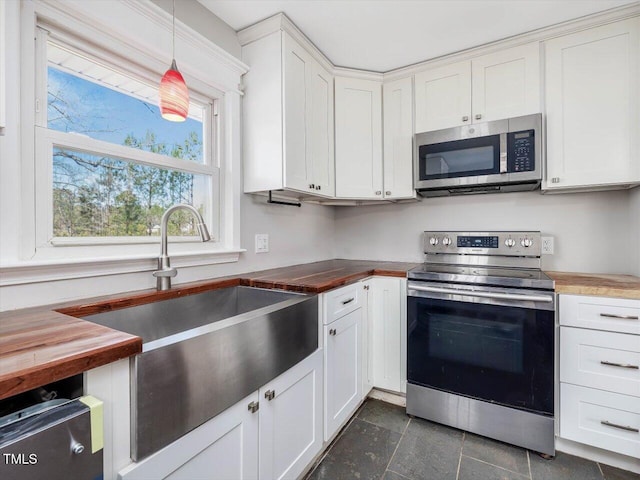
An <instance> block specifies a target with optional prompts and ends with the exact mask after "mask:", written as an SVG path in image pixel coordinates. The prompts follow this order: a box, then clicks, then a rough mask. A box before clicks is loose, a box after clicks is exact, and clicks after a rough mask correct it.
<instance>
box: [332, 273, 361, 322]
mask: <svg viewBox="0 0 640 480" xmlns="http://www.w3.org/2000/svg"><path fill="white" fill-rule="evenodd" d="M362 293H363V292H362V284H361V283H360V282H358V283H354V284H353V285H348V286H346V287H342V288H338V289H336V290H332V291H330V292H327V293H326V294H325V315H324V324H325V325H327V324H329V323H331V322H333V321H335V320H337V319H338V318H340V317H342V316H344V315H346V314H347V313H350V312H353V311H354V310H356V309H357V308H360V306H361V305H362Z"/></svg>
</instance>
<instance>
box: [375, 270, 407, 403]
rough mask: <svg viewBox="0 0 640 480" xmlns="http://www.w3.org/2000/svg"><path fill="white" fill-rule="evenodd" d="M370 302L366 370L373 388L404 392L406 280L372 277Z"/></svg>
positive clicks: (405, 374) (405, 369)
mask: <svg viewBox="0 0 640 480" xmlns="http://www.w3.org/2000/svg"><path fill="white" fill-rule="evenodd" d="M370 292H371V293H370V295H371V296H370V301H369V315H368V317H369V328H370V331H369V341H368V343H369V346H370V352H369V362H370V363H369V369H370V373H369V374H370V376H371V382H372V384H373V386H374V387H376V388H382V389H384V390H392V391H394V392H404V391H405V389H406V386H405V385H406V376H407V366H406V365H407V347H406V316H407V313H406V310H407V306H406V301H407V296H406V280H405V279H404V278H394V277H375V278H373V279H372V280H371V291H370Z"/></svg>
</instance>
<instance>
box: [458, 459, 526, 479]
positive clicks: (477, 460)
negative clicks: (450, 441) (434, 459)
mask: <svg viewBox="0 0 640 480" xmlns="http://www.w3.org/2000/svg"><path fill="white" fill-rule="evenodd" d="M461 457H466V458H470V459H471V460H474V461H476V462H480V463H484V464H485V465H489V466H490V467H495V468H499V469H500V470H504V471H505V472H509V473H515V474H516V475H518V476H519V477H524V478H527V475H526V474H524V473H518V472H514V471H513V470H509V469H508V468H504V467H501V466H500V465H495V464H493V463H489V462H486V461H484V460H480V459H479V458H475V457H470V456H469V455H461Z"/></svg>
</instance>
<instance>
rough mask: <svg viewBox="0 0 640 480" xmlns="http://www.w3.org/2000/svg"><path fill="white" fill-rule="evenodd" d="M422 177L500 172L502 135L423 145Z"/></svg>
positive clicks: (426, 178) (427, 178)
mask: <svg viewBox="0 0 640 480" xmlns="http://www.w3.org/2000/svg"><path fill="white" fill-rule="evenodd" d="M418 154H419V172H418V175H419V177H420V180H433V179H438V178H457V177H475V176H478V175H492V174H496V173H500V135H489V136H486V137H477V138H468V139H464V140H456V141H453V142H443V143H435V144H432V145H420V147H419V148H418Z"/></svg>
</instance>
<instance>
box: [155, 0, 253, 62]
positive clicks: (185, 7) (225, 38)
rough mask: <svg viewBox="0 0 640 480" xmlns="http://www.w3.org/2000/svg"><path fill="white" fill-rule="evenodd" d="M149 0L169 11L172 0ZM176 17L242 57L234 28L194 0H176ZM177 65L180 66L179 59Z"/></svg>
mask: <svg viewBox="0 0 640 480" xmlns="http://www.w3.org/2000/svg"><path fill="white" fill-rule="evenodd" d="M151 1H152V2H153V3H155V4H156V5H158V6H159V7H160V8H162V9H163V10H165V11H167V12H169V13H171V11H172V0H151ZM176 19H177V20H179V21H181V22H182V23H184V24H186V25H189V26H190V27H191V28H192V29H194V30H195V31H196V32H198V33H199V34H201V35H203V36H204V37H205V38H207V39H209V40H210V41H212V42H213V43H215V44H216V45H218V46H219V47H220V48H223V49H224V50H226V51H227V52H228V53H230V54H231V55H233V56H234V57H236V58H241V57H242V47H241V46H240V42H238V36H237V35H236V32H235V30H234V29H233V28H231V27H230V26H229V25H227V24H226V23H225V22H224V21H222V20H221V19H220V18H219V17H218V16H216V15H215V14H213V13H212V12H211V11H210V10H207V9H206V8H205V7H203V6H202V4H200V3H198V2H197V1H196V0H177V1H176ZM179 54H180V52H176V57H178V59H179V58H180V55H179ZM178 66H180V62H179V61H178Z"/></svg>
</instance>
